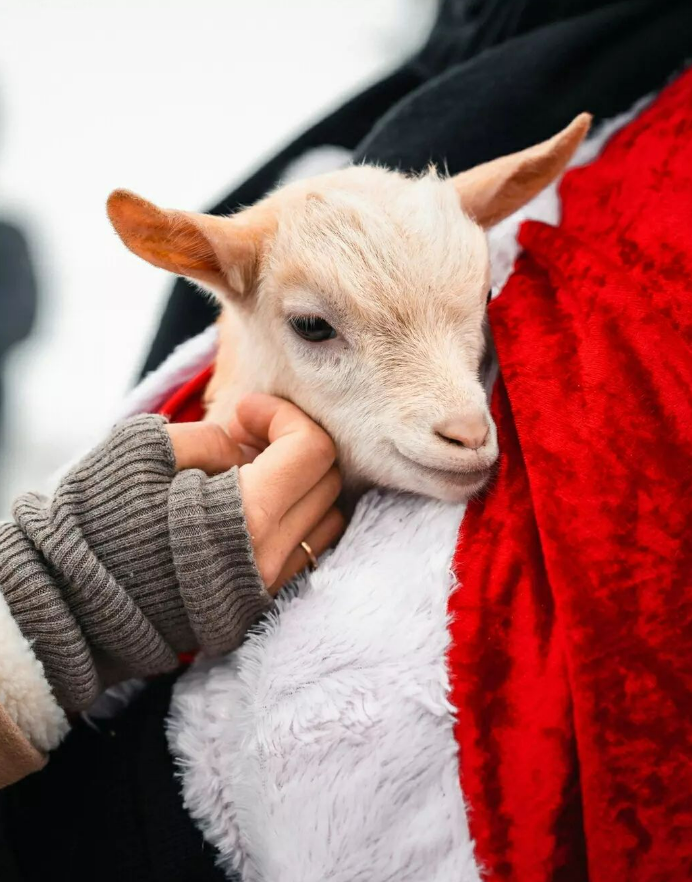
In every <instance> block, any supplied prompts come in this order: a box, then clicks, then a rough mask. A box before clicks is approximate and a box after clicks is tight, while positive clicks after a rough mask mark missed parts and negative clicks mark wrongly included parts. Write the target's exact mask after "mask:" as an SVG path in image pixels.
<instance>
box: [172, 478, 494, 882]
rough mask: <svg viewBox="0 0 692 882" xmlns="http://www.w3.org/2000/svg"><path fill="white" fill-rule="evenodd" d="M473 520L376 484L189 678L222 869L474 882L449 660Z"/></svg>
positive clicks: (183, 712) (185, 717)
mask: <svg viewBox="0 0 692 882" xmlns="http://www.w3.org/2000/svg"><path fill="white" fill-rule="evenodd" d="M462 514H463V506H449V505H444V504H442V503H439V502H434V501H432V500H422V499H420V498H415V497H409V496H397V495H393V494H380V493H377V492H373V493H371V494H369V495H368V496H367V497H366V498H365V499H364V500H363V501H362V502H361V504H360V505H359V506H358V509H357V512H356V515H355V517H354V519H353V521H352V522H351V524H350V526H349V529H348V531H347V533H346V535H345V536H344V538H343V539H342V541H341V542H340V544H339V546H338V548H337V550H336V551H335V552H334V553H332V554H331V555H330V556H329V557H328V558H327V559H325V560H324V561H323V562H322V565H321V567H320V569H319V570H318V571H317V572H316V573H314V574H313V575H312V577H311V578H310V579H308V580H306V581H304V582H303V583H302V584H301V586H300V587H299V589H298V590H297V591H294V592H292V593H287V594H285V595H284V596H283V597H282V598H280V599H279V601H278V603H277V608H276V611H275V612H274V614H273V615H271V616H270V617H269V618H268V619H267V620H266V621H265V622H264V623H263V624H262V625H261V626H260V627H259V628H258V630H257V631H256V632H255V633H254V634H253V635H252V636H251V637H250V638H249V639H248V641H247V642H246V643H245V644H244V646H243V647H242V648H241V649H239V650H238V651H237V652H236V653H235V654H233V655H230V656H228V657H227V658H226V659H225V660H224V661H223V662H221V663H220V664H217V665H215V666H213V667H211V668H207V667H206V666H204V665H202V666H200V667H199V668H198V669H196V670H193V671H192V672H191V673H190V674H189V675H187V676H186V677H184V678H183V680H182V682H181V683H180V686H179V688H178V689H177V690H176V695H175V700H174V703H173V708H172V714H171V720H170V729H169V732H170V741H171V746H172V748H173V752H174V753H175V754H176V755H177V756H178V757H179V760H180V764H181V766H182V768H183V772H184V774H183V783H184V795H185V801H186V806H187V807H188V809H189V811H190V812H191V813H192V815H193V816H194V817H195V818H196V819H197V820H198V822H199V824H200V826H201V827H202V829H203V830H204V833H205V835H206V837H207V838H208V839H209V840H210V841H211V842H213V843H214V844H215V845H216V846H217V847H218V848H219V849H220V851H221V854H222V860H223V863H224V865H225V867H226V868H227V869H229V870H230V869H237V868H240V869H242V875H243V879H245V880H248V882H250V880H252V882H255V880H257V882H259V880H272V882H274V880H281V882H323V880H325V879H330V880H333V882H359V880H362V882H366V880H368V882H371V880H385V879H396V880H397V882H414V880H423V879H425V880H430V882H449V880H450V879H458V880H460V882H476V880H478V879H479V874H478V870H477V868H476V866H475V862H474V859H473V848H472V842H471V839H470V836H469V832H468V827H467V823H466V813H465V810H464V805H463V800H462V795H461V790H460V788H459V784H458V765H457V756H456V746H455V743H454V738H453V734H452V725H453V717H452V713H451V707H450V705H449V702H448V699H447V692H448V688H449V687H448V682H447V675H446V671H445V667H444V663H443V660H444V657H445V652H446V649H447V643H448V632H447V599H448V596H449V591H450V588H451V585H452V577H451V574H450V557H451V553H452V551H453V549H454V546H455V540H456V535H457V531H458V528H459V523H460V521H461V517H462ZM388 769H390V770H391V769H396V773H395V774H392V773H391V772H389V773H388V772H387V770H388Z"/></svg>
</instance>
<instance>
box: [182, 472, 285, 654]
mask: <svg viewBox="0 0 692 882" xmlns="http://www.w3.org/2000/svg"><path fill="white" fill-rule="evenodd" d="M168 526H169V532H170V541H171V548H172V549H173V561H174V564H175V570H176V574H177V577H178V586H179V590H180V594H181V596H182V598H183V601H184V603H185V609H186V610H187V614H188V617H189V620H190V624H191V625H192V628H193V629H194V632H195V634H196V635H197V639H198V641H199V645H200V646H201V648H202V649H203V650H204V651H205V652H207V653H208V654H210V655H216V654H219V653H222V652H228V651H229V650H231V649H234V648H235V647H236V646H238V645H239V644H240V642H241V641H242V639H243V636H244V635H245V632H246V631H247V629H248V628H249V627H250V626H251V625H252V624H253V623H254V622H255V621H256V620H257V619H258V618H259V617H260V616H261V615H262V613H264V612H266V611H267V610H268V609H269V608H270V607H271V605H272V603H273V601H272V598H271V596H270V594H269V593H268V592H267V591H266V589H265V587H264V583H263V582H262V578H261V576H260V574H259V571H258V570H257V567H256V565H255V559H254V555H253V550H252V544H251V542H250V537H249V534H248V530H247V524H246V522H245V515H244V513H243V507H242V500H241V497H240V490H239V488H238V469H237V468H234V469H231V470H230V471H228V472H225V473H223V474H221V475H216V476H215V477H213V478H208V477H207V476H206V475H205V474H204V473H203V472H201V471H199V470H196V469H191V470H189V471H184V472H180V474H178V475H177V476H176V477H175V479H174V481H173V483H172V485H171V490H170V495H169V502H168Z"/></svg>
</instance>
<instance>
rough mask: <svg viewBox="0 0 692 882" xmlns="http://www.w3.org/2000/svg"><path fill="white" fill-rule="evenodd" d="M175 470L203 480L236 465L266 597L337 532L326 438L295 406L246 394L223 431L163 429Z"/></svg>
mask: <svg viewBox="0 0 692 882" xmlns="http://www.w3.org/2000/svg"><path fill="white" fill-rule="evenodd" d="M167 431H168V434H169V437H170V439H171V444H172V447H173V452H174V455H175V459H176V467H177V469H178V470H179V471H180V470H182V469H190V468H198V469H202V470H203V471H205V472H206V473H207V474H210V475H212V474H218V473H220V472H224V471H227V470H228V469H230V468H232V467H233V466H234V465H238V466H240V470H239V485H240V492H241V496H242V498H243V508H244V511H245V518H246V521H247V524H248V529H249V532H250V538H251V541H252V545H253V549H254V553H255V561H256V563H257V568H258V570H259V572H260V575H261V576H262V579H263V580H264V583H265V585H266V586H267V588H268V590H269V591H270V593H272V594H276V593H277V592H278V590H279V588H280V587H281V586H282V585H283V584H284V583H285V582H286V581H288V580H289V579H290V578H291V577H292V576H294V575H295V574H296V573H298V572H300V570H302V569H303V568H304V567H305V565H306V564H307V563H308V558H307V555H306V552H305V551H304V550H303V548H302V547H301V546H300V543H301V542H302V541H305V542H307V544H308V545H309V547H310V548H312V550H313V551H314V553H315V555H319V554H321V553H322V552H323V551H324V550H325V549H326V548H328V547H329V546H330V545H331V544H332V543H333V542H334V541H335V539H337V538H338V536H339V535H340V534H341V532H342V531H343V528H344V519H343V516H342V515H341V513H340V512H339V511H338V509H336V508H335V506H334V503H335V501H336V498H337V496H338V494H339V492H340V490H341V480H340V478H339V474H338V472H337V470H336V468H335V466H334V458H335V450H334V445H333V443H332V441H331V439H330V438H329V436H328V435H327V434H326V433H325V432H324V431H323V430H322V429H321V428H320V427H319V426H318V425H317V424H316V423H314V422H313V421H312V420H311V419H310V418H309V417H308V416H306V415H305V414H304V413H303V412H302V411H301V410H299V409H298V408H297V407H296V406H295V405H293V404H290V403H289V402H287V401H284V400H283V399H280V398H274V397H272V396H269V395H251V396H249V397H248V398H246V399H244V400H243V401H242V402H241V403H240V405H239V407H238V410H237V418H236V419H235V420H234V421H233V423H232V425H231V426H230V430H229V432H227V431H225V430H224V429H223V428H222V427H221V426H220V425H217V424H215V423H204V422H201V423H176V424H173V425H169V426H167Z"/></svg>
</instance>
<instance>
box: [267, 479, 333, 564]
mask: <svg viewBox="0 0 692 882" xmlns="http://www.w3.org/2000/svg"><path fill="white" fill-rule="evenodd" d="M339 493H341V476H340V475H339V472H338V471H337V469H336V467H335V466H332V468H331V469H329V471H328V472H327V474H326V475H325V476H324V477H323V478H322V479H321V480H320V481H318V483H317V484H315V486H314V487H313V488H312V489H311V490H309V491H308V492H307V493H306V494H305V496H303V498H302V499H299V500H298V502H296V504H295V505H294V506H293V508H291V509H289V510H288V511H287V512H286V514H285V515H284V516H283V518H282V519H281V523H280V527H279V529H280V531H281V537H282V540H283V542H284V543H285V547H286V553H287V554H288V553H289V552H290V550H291V549H292V548H295V546H296V545H299V544H300V542H301V541H302V540H303V539H305V537H306V536H307V535H308V533H309V532H310V531H311V530H312V529H314V527H315V526H316V525H317V524H319V523H320V521H321V520H322V518H323V517H324V516H325V513H326V512H327V511H328V510H329V509H330V508H331V507H332V506H333V505H334V503H335V502H336V500H337V498H338V496H339Z"/></svg>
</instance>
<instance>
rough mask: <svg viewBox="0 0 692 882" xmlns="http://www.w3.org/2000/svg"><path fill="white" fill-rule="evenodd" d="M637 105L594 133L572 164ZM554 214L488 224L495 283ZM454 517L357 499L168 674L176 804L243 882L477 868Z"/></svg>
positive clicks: (389, 499)
mask: <svg viewBox="0 0 692 882" xmlns="http://www.w3.org/2000/svg"><path fill="white" fill-rule="evenodd" d="M644 103H645V102H640V104H639V105H638V106H637V107H636V108H635V109H634V110H633V111H632V112H631V113H628V114H624V115H623V116H621V117H619V118H618V119H616V120H613V121H612V122H610V123H608V124H606V125H604V126H601V127H600V129H599V131H598V132H597V133H595V134H594V136H593V137H592V138H591V139H590V140H589V141H588V142H587V143H586V144H585V145H582V147H581V148H580V150H579V151H578V153H577V155H576V156H575V159H574V161H573V163H572V165H581V164H585V163H586V162H590V161H591V160H592V159H593V158H594V157H595V156H596V155H598V153H599V152H600V150H601V148H602V146H603V144H604V143H605V141H606V140H607V138H609V137H610V135H611V134H612V133H613V132H614V131H615V130H617V129H619V128H620V127H621V126H622V125H624V124H625V123H626V122H628V121H629V120H630V119H631V118H632V117H633V116H634V115H635V113H636V112H638V111H639V109H640V108H641V107H642V106H643V105H644ZM559 213H560V206H559V199H558V195H557V185H553V186H552V187H550V188H548V189H547V190H546V191H544V192H543V193H541V194H540V195H539V196H538V197H537V198H536V199H534V200H533V201H532V202H531V203H530V204H529V205H527V206H526V207H525V208H524V209H523V210H522V211H521V212H518V213H517V214H515V215H514V216H513V217H511V218H508V219H507V220H506V221H505V222H504V223H502V224H500V225H498V226H497V227H496V228H494V229H493V230H492V231H491V233H490V249H491V264H492V268H493V285H494V291H495V293H497V292H498V291H499V290H500V289H501V287H502V286H503V285H504V283H505V282H506V280H507V278H508V277H509V275H510V273H511V270H512V266H513V264H514V261H515V259H516V257H517V255H518V251H519V248H518V245H517V231H518V228H519V225H520V224H521V223H522V222H523V221H524V220H526V219H534V220H542V221H544V222H547V223H557V222H558V220H559ZM461 517H462V509H461V508H459V507H449V506H443V505H441V504H440V503H436V502H433V501H430V500H425V499H421V498H413V497H404V496H397V495H392V494H381V493H372V494H369V495H368V496H367V497H365V498H364V499H363V500H362V501H361V503H360V505H359V507H358V509H357V511H356V515H355V517H354V520H353V522H352V524H351V526H350V527H349V530H348V531H347V533H346V535H345V537H344V538H343V540H342V541H341V543H340V545H339V547H338V549H337V550H336V551H335V552H334V553H333V554H332V555H331V556H330V557H329V558H328V559H327V560H326V561H324V562H323V564H322V566H321V568H320V570H318V572H317V573H315V574H314V575H313V576H312V577H310V578H308V579H306V580H304V581H302V582H301V584H300V585H299V586H298V588H297V589H294V591H293V592H291V593H288V594H286V595H284V596H283V597H282V598H281V599H280V601H279V602H278V604H277V608H276V611H275V613H274V614H273V615H272V616H271V617H270V618H269V619H268V620H267V621H266V622H265V623H264V624H263V625H262V626H261V627H260V628H259V629H258V630H257V631H256V632H255V633H254V634H253V635H252V637H251V638H250V639H249V640H248V642H247V643H246V644H245V646H243V647H242V648H241V649H240V650H238V651H237V652H236V653H235V654H234V655H232V656H229V657H228V658H226V659H224V660H222V661H219V662H216V663H215V664H209V663H205V662H200V663H198V664H197V665H196V666H194V667H193V668H192V669H191V670H190V671H189V672H188V673H187V674H186V675H185V676H184V677H183V678H181V680H180V681H179V683H178V686H177V688H176V691H175V695H174V699H173V703H172V706H171V714H170V718H169V742H170V746H171V750H172V752H173V753H174V755H175V756H176V757H177V760H178V762H179V764H180V767H181V770H182V778H183V793H184V798H185V801H186V805H187V807H188V809H189V811H190V812H191V814H192V815H193V817H194V818H195V819H196V820H197V822H198V824H199V826H200V827H201V829H202V831H203V832H204V834H205V836H206V838H207V839H208V840H209V841H210V842H212V843H213V844H214V845H215V846H217V848H218V849H219V851H220V854H221V862H222V864H223V866H224V867H225V868H226V869H227V870H228V871H229V872H230V871H231V870H233V869H240V870H241V874H242V878H243V879H244V880H245V882H260V880H262V882H277V880H281V882H318V880H319V882H322V880H324V879H330V880H335V882H340V880H343V882H358V880H362V882H365V880H368V882H385V880H393V879H396V880H397V882H414V880H415V882H420V880H428V882H434V880H440V882H442V880H444V882H448V880H450V879H457V880H462V882H465V880H477V879H478V878H479V870H478V868H477V866H476V864H475V862H474V858H473V844H472V842H471V840H470V836H469V831H468V824H467V820H466V815H465V811H464V804H463V799H462V795H461V792H460V788H459V783H458V773H457V758H456V752H457V750H456V744H455V742H454V738H453V731H452V721H453V709H452V708H451V707H449V704H448V700H447V692H448V681H447V672H446V666H445V649H446V646H447V641H448V632H447V621H446V609H447V599H448V596H449V591H450V589H451V587H452V586H451V579H450V576H449V561H450V558H451V555H452V553H453V549H454V547H455V542H456V536H457V531H458V527H459V524H460V521H461ZM459 590H463V588H461V589H459Z"/></svg>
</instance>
